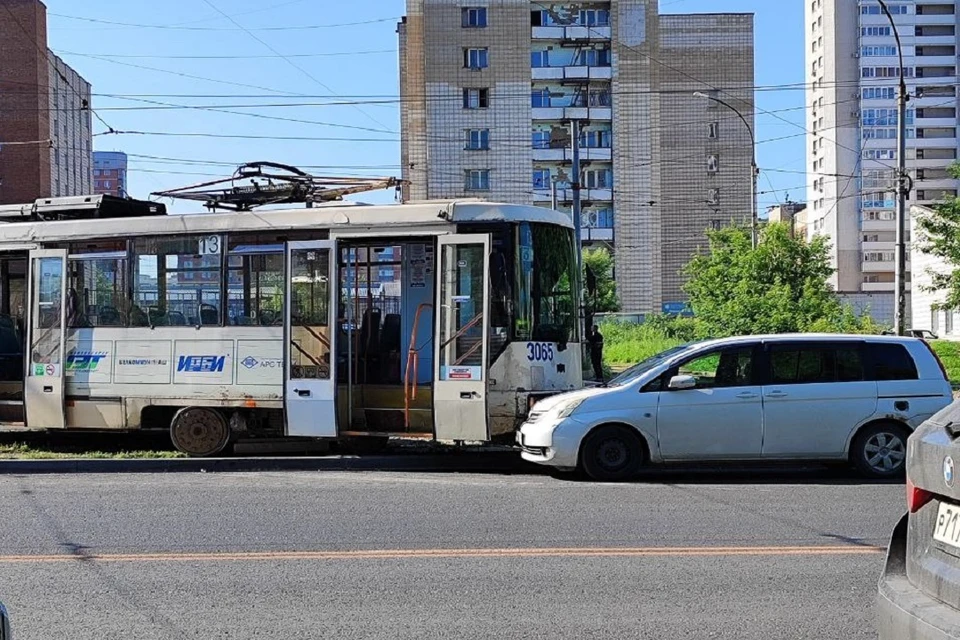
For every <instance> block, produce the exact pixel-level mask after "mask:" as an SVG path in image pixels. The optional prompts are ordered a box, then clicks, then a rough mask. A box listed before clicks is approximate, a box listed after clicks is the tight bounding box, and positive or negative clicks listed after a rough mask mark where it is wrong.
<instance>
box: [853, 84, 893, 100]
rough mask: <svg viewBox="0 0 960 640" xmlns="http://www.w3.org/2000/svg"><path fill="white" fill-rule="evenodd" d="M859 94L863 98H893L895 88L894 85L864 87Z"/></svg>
mask: <svg viewBox="0 0 960 640" xmlns="http://www.w3.org/2000/svg"><path fill="white" fill-rule="evenodd" d="M860 96H861V97H862V98H863V99H864V100H895V99H896V97H897V90H896V88H894V87H865V88H864V89H863V90H862V91H861V92H860Z"/></svg>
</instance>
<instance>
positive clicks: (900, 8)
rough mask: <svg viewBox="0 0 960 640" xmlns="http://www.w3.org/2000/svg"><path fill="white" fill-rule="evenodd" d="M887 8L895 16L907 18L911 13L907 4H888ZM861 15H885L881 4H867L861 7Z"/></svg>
mask: <svg viewBox="0 0 960 640" xmlns="http://www.w3.org/2000/svg"><path fill="white" fill-rule="evenodd" d="M887 8H888V9H889V10H890V14H891V15H894V16H905V15H907V14H908V13H910V7H909V6H908V5H905V4H888V5H887ZM860 15H862V16H880V15H884V13H883V9H881V8H880V5H879V4H865V5H863V6H862V7H860Z"/></svg>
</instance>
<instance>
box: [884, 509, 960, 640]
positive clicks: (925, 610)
mask: <svg viewBox="0 0 960 640" xmlns="http://www.w3.org/2000/svg"><path fill="white" fill-rule="evenodd" d="M908 517H909V516H907V515H904V516H903V518H901V519H900V522H898V523H897V526H896V528H895V529H894V530H893V536H892V537H891V539H890V547H889V548H888V550H887V562H886V565H885V566H884V570H883V576H881V578H880V584H879V593H878V594H877V633H878V634H879V638H880V640H958V639H960V610H958V609H954V608H953V607H951V606H949V605H946V604H944V603H942V602H940V601H939V600H937V599H935V598H931V597H930V596H928V595H927V594H925V593H924V592H923V591H921V590H920V589H918V588H917V587H915V586H913V584H912V583H911V582H910V580H909V579H907V572H906V566H907V564H906V558H907V523H908Z"/></svg>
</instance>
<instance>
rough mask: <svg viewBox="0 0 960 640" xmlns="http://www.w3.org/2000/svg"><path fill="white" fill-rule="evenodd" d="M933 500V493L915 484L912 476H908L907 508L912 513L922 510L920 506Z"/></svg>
mask: <svg viewBox="0 0 960 640" xmlns="http://www.w3.org/2000/svg"><path fill="white" fill-rule="evenodd" d="M931 500H933V494H932V493H930V492H929V491H927V490H926V489H921V488H920V487H918V486H916V485H914V484H913V482H911V481H910V478H907V510H908V511H909V512H910V513H916V512H917V511H920V508H921V507H923V505H925V504H927V503H928V502H930V501H931Z"/></svg>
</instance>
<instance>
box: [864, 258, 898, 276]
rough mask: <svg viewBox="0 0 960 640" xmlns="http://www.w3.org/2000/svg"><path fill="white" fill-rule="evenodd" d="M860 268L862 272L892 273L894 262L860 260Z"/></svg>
mask: <svg viewBox="0 0 960 640" xmlns="http://www.w3.org/2000/svg"><path fill="white" fill-rule="evenodd" d="M860 270H861V271H863V272H864V273H893V271H894V262H893V260H891V261H890V262H862V263H861V264H860Z"/></svg>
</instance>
